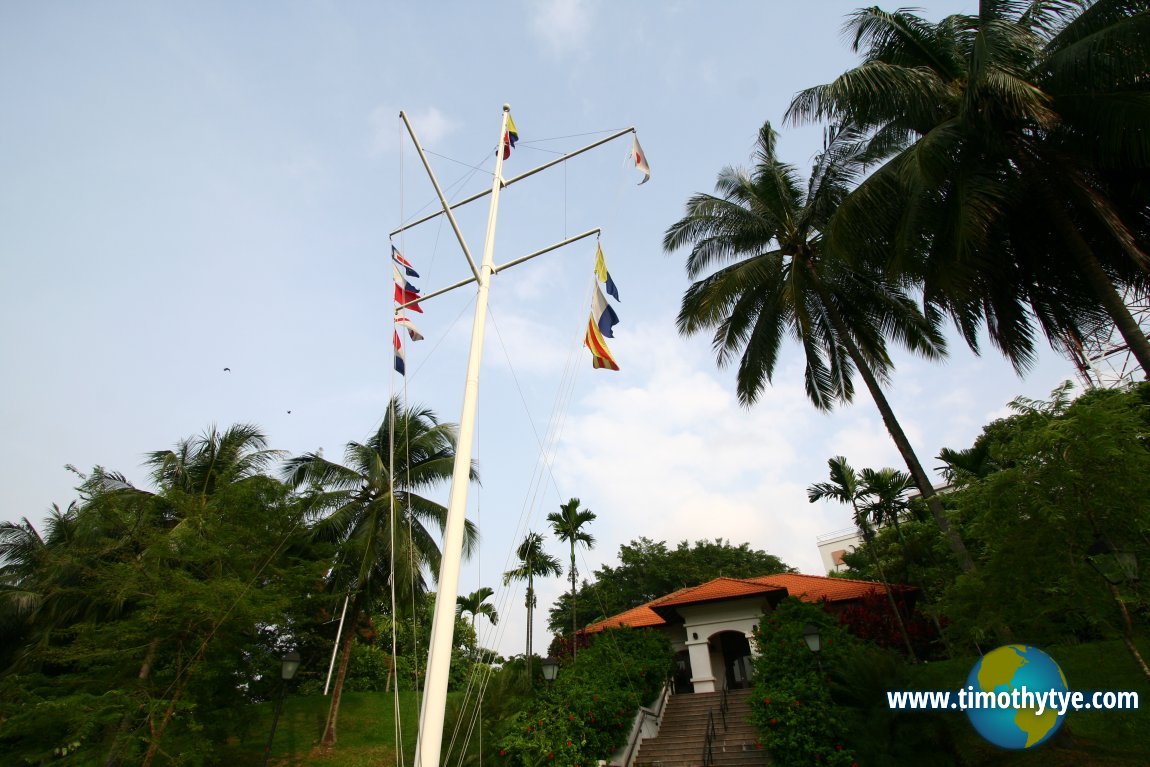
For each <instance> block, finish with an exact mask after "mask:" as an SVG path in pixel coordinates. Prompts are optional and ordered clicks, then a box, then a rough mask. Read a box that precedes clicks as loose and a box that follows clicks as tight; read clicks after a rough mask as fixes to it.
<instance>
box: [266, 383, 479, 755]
mask: <svg viewBox="0 0 1150 767" xmlns="http://www.w3.org/2000/svg"><path fill="white" fill-rule="evenodd" d="M455 441H456V429H455V426H454V425H453V424H448V423H441V422H440V421H439V419H438V417H437V416H436V415H435V413H433V412H432V411H431V410H429V409H426V408H422V407H419V406H409V407H403V406H401V405H400V403H399V401H398V399H395V398H393V399H392V400H391V402H390V403H389V404H388V408H387V413H386V414H385V415H384V418H383V422H382V423H381V424H380V426H379V428H378V429H377V430H376V432H375V433H374V434H372V435H371V437H369V438H368V440H367V442H366V443H359V442H349V443H348V444H347V446H346V448H345V450H344V461H345V464H344V465H341V464H338V463H334V462H332V461H328V460H327V459H325V458H324V457H323V455H322V454H321V453H305V454H304V455H301V456H297V457H294V458H291V459H289V460H288V461H287V462H286V464H285V465H284V468H283V477H284V478H285V479H286V480H287V481H288V482H289V483H290V485H291V486H292V487H293V488H295V489H296V490H302V491H303V492H304V494H305V497H306V503H307V506H308V509H309V512H310V513H311V514H312V515H314V516H317V517H319V519H318V521H316V522H315V524H314V525H313V527H312V535H313V536H314V537H315V538H316V539H317V540H320V541H327V542H331V543H333V544H335V545H337V546H338V548H339V553H338V554H337V556H336V559H335V562H334V563H333V566H332V569H331V572H330V574H329V576H328V581H329V584H330V585H331V587H332V589H333V591H334V592H335V593H344V594H347V595H348V599H349V600H350V601H349V606H348V611H347V615H348V620H349V621H350V622H351V625H353V626H354V625H355V624H356V623H358V622H360V621H368V620H369V616H370V615H371V613H372V612H373V610H374V608H375V605H376V604H377V603H378V602H380V601H382V600H383V599H384V598H385V596H386V594H387V593H388V590H389V587H390V588H394V590H395V593H398V594H412V595H416V596H418V595H420V594H423V593H425V592H426V591H427V583H426V581H425V579H424V576H423V569H424V568H425V567H426V568H429V569H430V570H431V571H432V572H433V573H438V572H439V562H440V551H439V546H438V544H437V543H436V541H435V539H434V538H433V537H432V534H431V530H429V529H428V525H432V526H435V527H438V528H439V530H440V531H442V530H443V527H444V525H445V524H446V520H447V509H446V508H445V507H444V506H443V505H442V504H440V503H437V502H435V501H432V500H431V499H429V498H427V497H426V496H425V495H424V493H425V492H427V491H428V490H432V489H434V488H436V487H438V486H440V485H442V484H443V483H445V482H449V481H450V479H451V475H452V467H453V464H454V461H455ZM471 479H472V480H478V473H477V471H476V469H475V467H474V466H473V467H472V468H471ZM476 540H477V532H476V529H475V526H474V525H473V524H472V523H471V522H468V523H467V528H466V535H465V553H470V551H471V549H472V547H473V546H474V545H475V542H476ZM400 604H403V602H402V601H401V602H400ZM394 607H395V608H396V609H398V608H399V605H394ZM355 637H356V632H355V631H352V630H348V629H346V628H345V630H344V632H343V638H342V646H341V658H340V665H339V669H338V671H337V673H336V677H335V683H334V685H333V687H332V696H331V705H330V707H329V710H328V715H327V721H326V723H325V725H324V733H323V737H322V739H321V744H322V745H323V746H324V747H330V746H332V745H334V744H335V742H336V721H337V718H338V715H339V704H340V698H341V694H342V691H343V681H344V678H345V676H346V675H347V668H348V663H349V662H350V658H351V646H352V643H353V642H354V641H355Z"/></svg>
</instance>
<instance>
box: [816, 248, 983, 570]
mask: <svg viewBox="0 0 1150 767" xmlns="http://www.w3.org/2000/svg"><path fill="white" fill-rule="evenodd" d="M811 271H812V272H814V266H813V264H812V265H811ZM814 281H815V284H816V285H817V286H818V287H817V290H818V291H819V296H820V298H821V299H822V303H823V306H825V307H827V315H828V317H829V318H830V321H831V325H832V326H834V329H835V332H836V333H838V335H839V340H840V341H841V343H842V345H843V348H845V349H846V351H847V354H848V355H849V356H850V358H851V361H852V362H854V364H855V367H856V368H857V369H858V372H859V375H860V376H862V379H863V381H864V382H865V383H866V388H867V391H869V392H870V395H871V398H872V399H873V400H874V404H875V406H876V407H877V408H878V412H879V414H880V415H881V416H882V422H883V424H885V425H886V430H887V433H889V434H890V438H891V439H892V440H894V444H895V447H897V448H898V452H899V453H900V454H902V459H903V461H905V462H906V468H907V469H908V470H909V471H910V476H911V477H913V478H914V484H915V485H916V486H917V487H918V491H919V493H921V494H922V498H923V500H924V501H926V505H927V507H928V508H929V509H930V514H931V516H932V517H934V522H935V524H936V525H938V529H939V530H940V531H941V532H942V535H943V537H944V538H946V542H947V544H948V545H949V546H950V550H951V551H953V552H954V557H955V559H957V560H958V566H959V567H960V568H962V571H963V572H964V573H971V572H974V562H973V561H972V560H971V558H970V552H968V551H967V550H966V544H965V543H963V542H962V537H961V536H960V535H959V534H958V531H957V530H955V529H954V528H953V527H951V525H950V522H949V521H948V520H947V518H946V512H945V511H944V509H943V508H942V501H941V500H939V498H938V494H937V493H936V492H935V491H934V485H933V484H932V483H931V481H930V478H929V477H927V475H926V471H925V470H924V469H923V468H922V464H921V463H919V460H918V456H917V455H915V452H914V448H913V447H911V444H910V440H909V439H907V436H906V432H904V431H903V430H902V426H901V425H900V424H899V422H898V419H897V418H895V415H894V409H893V408H891V406H890V402H888V401H887V398H886V395H885V394H884V393H883V390H882V387H881V386H880V385H879V382H878V379H877V378H875V376H874V373H873V372H872V371H871V369H870V365H868V364H867V362H866V360H865V359H864V358H863V356H862V353H861V352H860V351H859V349H858V346H856V345H855V342H854V339H853V338H852V337H851V334H850V329H849V328H847V326H846V323H845V322H844V321H843V318H842V317H841V316H839V314H838V312H836V311H834V309H833V307H834V302H833V301H832V300H831V297H830V296H829V295H828V294H827V291H826V288H825V287H824V286H823V284H822V281H821V280H820V279H819V277H818V275H817V274H816V275H815V280H814Z"/></svg>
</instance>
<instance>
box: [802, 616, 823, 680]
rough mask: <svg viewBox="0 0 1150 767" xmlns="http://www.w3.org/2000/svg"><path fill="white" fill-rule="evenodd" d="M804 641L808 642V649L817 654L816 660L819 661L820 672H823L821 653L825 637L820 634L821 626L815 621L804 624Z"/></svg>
mask: <svg viewBox="0 0 1150 767" xmlns="http://www.w3.org/2000/svg"><path fill="white" fill-rule="evenodd" d="M803 641H804V642H806V643H807V649H808V650H810V651H811V653H812V654H813V655H814V656H815V662H816V663H818V666H819V673H820V674H821V673H822V672H823V661H822V658H821V657H820V656H819V653H820V652H821V651H822V649H823V638H822V637H821V636H819V627H818V626H816V625H815V624H813V623H808V624H807V625H805V626H803Z"/></svg>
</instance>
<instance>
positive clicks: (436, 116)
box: [368, 105, 457, 157]
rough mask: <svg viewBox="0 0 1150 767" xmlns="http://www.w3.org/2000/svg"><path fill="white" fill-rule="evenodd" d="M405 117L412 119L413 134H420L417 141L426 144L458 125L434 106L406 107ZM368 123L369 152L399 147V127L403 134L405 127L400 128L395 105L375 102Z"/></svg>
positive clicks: (437, 139)
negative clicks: (376, 105) (369, 128)
mask: <svg viewBox="0 0 1150 767" xmlns="http://www.w3.org/2000/svg"><path fill="white" fill-rule="evenodd" d="M407 117H408V119H409V120H410V121H411V125H412V128H413V129H414V130H415V135H417V136H419V143H421V144H423V146H425V147H426V146H434V145H436V144H437V143H439V141H440V140H441V139H443V137H444V136H446V135H448V134H449V133H451V132H452V131H454V130H455V128H456V127H457V126H456V124H455V122H454V121H452V120H451V119H449V118H448V117H447V115H445V114H444V113H443V112H441V111H440V110H439V109H438V108H437V107H425V108H423V109H417V110H414V111H408V113H407ZM368 123H369V124H370V126H371V155H372V156H373V157H374V156H378V155H381V154H388V153H390V152H394V151H397V150H398V149H399V147H400V145H401V141H402V140H404V139H402V138H401V135H400V134H401V130H402V131H403V133H404V135H406V130H405V129H402V128H401V125H402V124H401V123H400V121H399V110H398V109H395V108H394V107H390V106H386V105H381V106H378V107H376V108H375V109H373V110H371V115H370V116H369V117H368Z"/></svg>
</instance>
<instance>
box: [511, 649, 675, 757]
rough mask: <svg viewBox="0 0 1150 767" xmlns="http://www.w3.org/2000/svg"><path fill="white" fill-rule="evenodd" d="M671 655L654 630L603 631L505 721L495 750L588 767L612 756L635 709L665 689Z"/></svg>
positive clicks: (620, 742) (624, 733) (626, 731)
mask: <svg viewBox="0 0 1150 767" xmlns="http://www.w3.org/2000/svg"><path fill="white" fill-rule="evenodd" d="M672 660H673V655H672V653H671V647H670V644H669V643H668V641H667V639H666V637H664V636H663V635H662V634H660V633H658V632H654V631H648V630H644V629H615V630H610V631H605V632H603V634H601V635H600V636H599V637H598V638H597V639H596V640H595V641H594V643H592V644H591V646H590V647H588V648H586V649H585V650H582V651H580V652H579V654H578V657H577V660H576V661H575V662H573V663H570V664H568V665H566V666H565V667H564V668H562V669H561V670H560V672H559V677H558V678H557V679H556V681H555V682H554V683H553V684H551V685H549V686H547V687H546V688H543V689H541V690H540V691H539V695H538V697H537V698H536V699H535V700H534V701H533V703H532V705H530V706H529V707H528V708H527V710H525V711H521V712H519V713H518V714H516V715H515V716H514V717H512V718H511V720H509V722H508V728H507V730H506V732H505V734H504V737H503V738H502V739H501V741H500V756H501V757H502V758H503V759H505V760H506V761H507V763H508V764H509V765H515V766H516V767H534V766H535V765H551V764H554V765H556V766H557V767H591V765H594V764H595V762H596V760H599V759H607V758H609V757H610V756H611V754H612V753H613V752H614V751H615V750H617V749H618V748H620V747H621V746H622V745H623V744H624V743H625V742H626V740H627V736H628V735H629V734H630V728H631V722H632V720H633V719H634V716H635V712H636V711H637V710H638V708H639V707H640V706H642V705H644V704H646V703H650V702H651V701H652V700H653V699H654V698H655V697H656V696H657V695H658V693H659V691H660V690H661V689H662V686H663V683H664V681H665V680H666V678H667V674H668V673H670V670H671V666H672Z"/></svg>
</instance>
